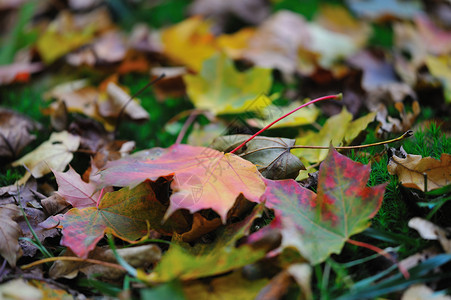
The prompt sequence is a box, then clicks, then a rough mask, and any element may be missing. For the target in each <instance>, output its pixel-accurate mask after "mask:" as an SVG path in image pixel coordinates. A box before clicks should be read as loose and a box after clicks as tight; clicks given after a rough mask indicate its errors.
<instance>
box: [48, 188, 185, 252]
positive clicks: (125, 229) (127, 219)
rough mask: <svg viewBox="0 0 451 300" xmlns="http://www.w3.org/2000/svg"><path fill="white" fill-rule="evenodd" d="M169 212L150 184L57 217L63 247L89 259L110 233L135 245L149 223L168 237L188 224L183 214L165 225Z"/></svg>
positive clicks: (126, 190)
mask: <svg viewBox="0 0 451 300" xmlns="http://www.w3.org/2000/svg"><path fill="white" fill-rule="evenodd" d="M166 209H167V207H166V206H164V205H163V204H161V203H160V202H159V201H158V200H157V199H156V196H155V193H154V191H153V189H152V187H151V185H150V183H149V182H147V181H146V182H143V183H141V184H140V185H138V186H136V187H135V188H133V189H129V188H123V189H121V190H119V191H117V192H112V193H106V194H105V196H104V197H103V198H102V200H101V201H100V203H99V207H98V208H96V207H87V208H83V209H78V208H72V209H71V210H70V211H68V212H67V213H66V214H65V215H64V216H57V217H55V218H56V219H58V220H59V221H60V223H59V226H60V227H62V228H63V238H62V240H61V244H62V245H64V246H67V247H69V248H70V249H71V250H72V251H73V252H74V253H75V254H76V255H78V256H80V257H83V258H86V257H87V256H88V253H89V251H91V250H92V249H94V247H95V246H96V244H97V242H98V241H99V240H100V239H102V238H103V236H104V234H105V233H108V232H110V233H112V234H114V235H115V236H117V237H118V238H120V239H123V240H126V241H129V242H133V241H135V240H137V239H139V238H141V237H143V236H145V235H146V234H147V232H148V226H147V224H148V223H149V224H150V229H155V230H157V231H160V232H163V233H166V234H171V233H172V232H173V231H174V230H180V228H183V227H184V226H185V225H184V224H183V220H184V219H183V217H182V216H181V215H180V216H175V215H174V218H175V219H171V220H169V221H168V222H165V223H164V224H162V220H163V216H164V213H165V211H166ZM172 220H176V221H177V222H178V223H175V222H176V221H172ZM46 222H47V221H46ZM44 226H45V225H44Z"/></svg>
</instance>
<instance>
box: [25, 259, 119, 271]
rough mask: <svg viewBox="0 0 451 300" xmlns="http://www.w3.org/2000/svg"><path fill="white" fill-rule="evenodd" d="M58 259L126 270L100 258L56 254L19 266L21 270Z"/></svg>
mask: <svg viewBox="0 0 451 300" xmlns="http://www.w3.org/2000/svg"><path fill="white" fill-rule="evenodd" d="M58 260H62V261H78V262H85V263H91V264H96V265H102V266H105V267H109V268H115V269H118V270H121V271H126V270H125V269H124V268H123V267H122V266H120V265H118V264H113V263H109V262H106V261H101V260H97V259H91V258H80V257H73V256H58V257H49V258H44V259H40V260H38V261H35V262H32V263H31V264H28V265H24V266H21V267H20V268H21V269H22V270H25V269H29V268H32V267H35V266H38V265H41V264H45V263H48V262H52V261H58Z"/></svg>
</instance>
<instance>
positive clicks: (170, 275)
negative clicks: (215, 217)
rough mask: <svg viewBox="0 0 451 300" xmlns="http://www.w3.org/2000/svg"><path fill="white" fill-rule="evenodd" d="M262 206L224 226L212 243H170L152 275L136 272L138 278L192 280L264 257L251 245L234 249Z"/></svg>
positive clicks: (145, 279)
mask: <svg viewBox="0 0 451 300" xmlns="http://www.w3.org/2000/svg"><path fill="white" fill-rule="evenodd" d="M263 208H264V206H263V205H262V204H260V205H258V206H256V208H254V210H253V212H252V213H251V214H250V215H249V216H248V217H247V218H246V219H244V220H243V221H241V222H239V223H235V224H232V225H228V226H227V227H223V228H222V231H220V233H218V236H217V238H216V241H215V242H214V243H212V244H197V245H196V246H195V247H191V246H190V245H189V244H187V243H183V242H177V243H173V244H172V245H171V247H170V248H169V250H168V251H167V252H166V253H165V254H164V256H163V258H162V259H161V261H160V263H159V264H158V265H157V266H156V267H155V269H154V270H153V272H152V273H151V274H148V275H146V274H144V273H143V272H140V271H139V270H138V278H139V279H141V280H143V281H146V282H150V283H155V282H166V281H171V280H173V279H180V280H191V279H196V278H202V277H207V276H213V275H217V274H222V273H225V272H228V271H231V270H234V269H237V268H240V267H243V266H245V265H247V264H250V263H254V262H256V261H257V260H259V259H261V258H263V257H264V256H265V253H266V251H265V250H259V249H253V248H252V247H251V246H250V245H243V246H240V247H238V248H237V247H235V244H236V242H237V241H238V240H239V239H240V238H241V237H243V236H245V235H246V234H248V233H249V231H250V228H251V225H252V223H253V221H254V220H255V219H256V218H258V217H260V216H261V213H262V211H263Z"/></svg>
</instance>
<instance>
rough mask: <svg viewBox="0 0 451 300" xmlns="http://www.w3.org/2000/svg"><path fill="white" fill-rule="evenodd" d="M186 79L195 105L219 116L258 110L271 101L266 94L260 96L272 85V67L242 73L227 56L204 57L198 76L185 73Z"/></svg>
mask: <svg viewBox="0 0 451 300" xmlns="http://www.w3.org/2000/svg"><path fill="white" fill-rule="evenodd" d="M183 80H184V81H185V83H186V89H187V93H188V96H189V98H190V99H191V101H192V102H193V104H194V105H195V106H196V107H197V108H199V109H207V110H210V111H211V112H213V113H214V114H217V115H218V114H232V113H244V112H249V111H253V110H259V109H262V108H264V107H266V106H268V105H269V104H271V103H270V102H268V101H267V98H266V97H264V96H261V97H259V95H261V94H265V93H268V92H269V89H270V88H271V84H272V77H271V70H270V69H263V68H252V69H249V70H247V71H245V72H239V71H237V70H236V69H235V67H234V65H233V61H232V60H230V59H228V58H226V57H225V56H224V55H221V56H218V55H215V56H213V57H212V58H210V59H207V60H205V61H204V63H203V66H202V70H201V72H200V73H199V74H198V75H185V76H184V77H183Z"/></svg>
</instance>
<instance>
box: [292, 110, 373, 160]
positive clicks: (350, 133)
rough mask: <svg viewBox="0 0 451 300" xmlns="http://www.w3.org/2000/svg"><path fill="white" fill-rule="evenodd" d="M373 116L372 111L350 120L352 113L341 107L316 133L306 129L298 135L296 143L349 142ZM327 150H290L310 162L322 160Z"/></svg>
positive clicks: (314, 144)
mask: <svg viewBox="0 0 451 300" xmlns="http://www.w3.org/2000/svg"><path fill="white" fill-rule="evenodd" d="M375 116H376V113H374V112H373V113H369V114H368V115H366V116H363V117H361V118H359V119H356V120H354V121H352V114H351V113H349V112H348V111H347V110H346V108H343V110H342V111H341V113H339V114H337V115H335V116H332V117H330V118H329V119H328V120H327V121H326V123H325V124H324V126H323V128H321V130H320V131H319V132H318V133H317V132H314V131H308V132H306V133H304V134H302V135H300V136H299V137H298V138H297V139H296V145H308V146H329V144H330V143H332V145H334V146H339V145H341V144H342V143H343V142H344V143H345V144H347V143H350V142H351V141H352V140H353V139H355V138H356V137H357V136H358V135H359V133H360V132H361V131H362V130H364V129H365V128H366V127H367V126H368V124H369V123H371V122H372V121H373V120H374V118H375ZM328 152H329V150H328V149H293V150H292V153H293V154H294V155H297V156H302V157H303V158H304V159H306V160H308V161H309V162H312V163H315V162H320V161H322V160H324V159H325V158H326V156H327V153H328Z"/></svg>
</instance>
